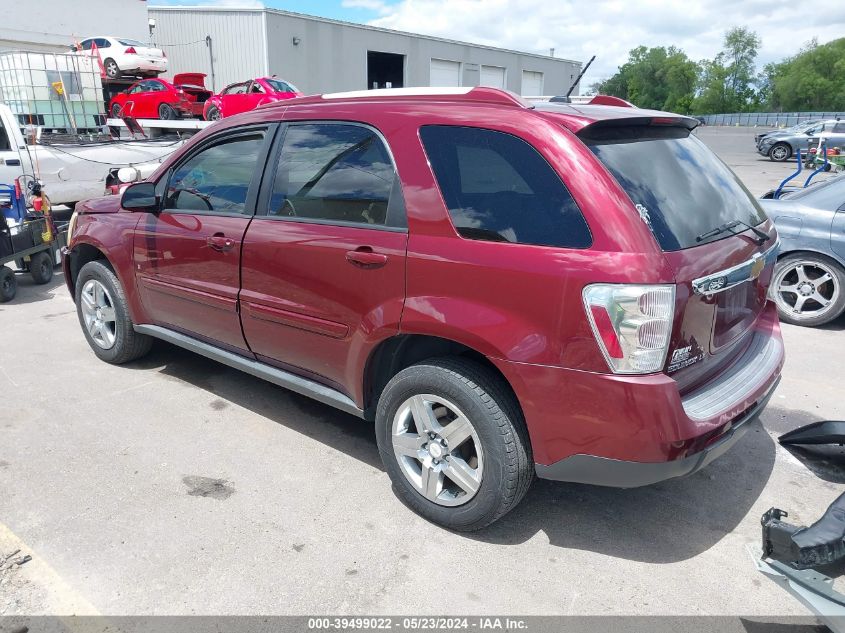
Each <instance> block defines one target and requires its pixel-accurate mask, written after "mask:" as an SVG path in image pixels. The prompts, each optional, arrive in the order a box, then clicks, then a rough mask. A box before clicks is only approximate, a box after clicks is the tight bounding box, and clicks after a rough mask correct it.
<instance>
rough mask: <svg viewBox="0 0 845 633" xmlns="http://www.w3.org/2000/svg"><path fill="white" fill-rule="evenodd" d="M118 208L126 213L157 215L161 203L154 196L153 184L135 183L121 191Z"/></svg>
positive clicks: (154, 187)
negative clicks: (121, 208)
mask: <svg viewBox="0 0 845 633" xmlns="http://www.w3.org/2000/svg"><path fill="white" fill-rule="evenodd" d="M120 206H121V207H123V208H124V209H126V210H127V211H141V212H147V213H157V212H158V211H159V210H160V209H161V201H160V200H159V197H158V196H157V195H156V186H155V183H153V182H136V183H134V184H131V185H129V186H128V187H127V188H126V189H125V190H124V191H123V197H122V198H121V199H120Z"/></svg>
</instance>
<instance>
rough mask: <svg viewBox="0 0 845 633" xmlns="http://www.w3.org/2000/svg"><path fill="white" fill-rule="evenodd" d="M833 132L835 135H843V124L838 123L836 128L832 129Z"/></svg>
mask: <svg viewBox="0 0 845 633" xmlns="http://www.w3.org/2000/svg"><path fill="white" fill-rule="evenodd" d="M833 131H834V132H836V133H837V134H845V123H843V122H841V121H840V122H839V123H837V124H836V127H834V128H833Z"/></svg>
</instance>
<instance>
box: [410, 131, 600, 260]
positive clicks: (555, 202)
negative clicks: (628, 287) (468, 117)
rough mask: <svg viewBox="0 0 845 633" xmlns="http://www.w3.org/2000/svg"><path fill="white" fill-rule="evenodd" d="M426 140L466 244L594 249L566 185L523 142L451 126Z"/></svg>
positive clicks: (425, 135) (424, 136)
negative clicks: (505, 243) (516, 244)
mask: <svg viewBox="0 0 845 633" xmlns="http://www.w3.org/2000/svg"><path fill="white" fill-rule="evenodd" d="M420 138H421V139H422V142H423V145H424V146H425V151H426V154H427V155H428V160H429V162H430V163H431V168H432V170H433V171H434V175H435V177H436V178H437V184H438V186H439V187H440V193H441V194H442V196H443V200H444V202H445V203H446V206H447V207H448V209H449V215H450V216H451V218H452V223H453V224H454V225H455V229H456V230H457V231H458V233H459V234H460V235H461V236H462V237H465V238H467V239H473V240H487V241H494V242H514V243H519V244H534V245H538V246H556V247H565V248H586V247H588V246H590V244H592V237H591V235H590V230H589V228H588V227H587V222H586V220H585V219H584V216H583V215H582V214H581V210H580V209H579V208H578V205H576V204H575V200H573V199H572V196H571V195H570V194H569V191H567V189H566V187H565V186H564V184H563V182H562V181H561V179H560V177H559V176H558V175H557V173H555V171H554V170H553V169H552V168H551V166H550V165H549V163H547V162H546V160H545V159H544V158H543V157H542V156H541V155H540V154H539V152H537V150H536V149H534V148H533V147H532V146H531V145H529V144H528V143H526V142H525V141H523V140H522V139H520V138H517V137H516V136H513V135H511V134H506V133H504V132H497V131H495V130H488V129H483V128H474V127H461V126H446V125H427V126H424V127H422V128H420Z"/></svg>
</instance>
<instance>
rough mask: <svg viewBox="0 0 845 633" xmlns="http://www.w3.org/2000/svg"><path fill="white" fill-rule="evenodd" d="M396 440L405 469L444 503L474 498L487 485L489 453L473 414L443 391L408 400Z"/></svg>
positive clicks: (394, 430) (407, 475) (419, 485)
mask: <svg viewBox="0 0 845 633" xmlns="http://www.w3.org/2000/svg"><path fill="white" fill-rule="evenodd" d="M391 439H392V443H393V453H394V455H395V457H396V460H397V462H398V463H399V467H400V470H401V471H402V474H403V475H404V476H405V478H406V479H407V480H408V481H409V482H410V483H411V485H412V486H413V487H414V488H415V489H416V491H417V492H418V493H420V494H421V495H422V496H424V497H425V498H426V499H428V500H429V501H431V502H433V503H436V504H437V505H441V506H459V505H462V504H464V503H467V502H468V501H470V500H471V499H472V498H473V497H474V496H475V495H476V493H477V492H478V490H479V488H480V486H481V478H482V475H483V469H484V455H483V452H482V448H481V441H480V440H479V438H478V434H477V433H476V431H475V428H474V427H473V425H472V423H471V422H470V421H469V418H467V416H465V415H464V414H463V413H462V412H461V410H460V409H459V408H458V407H457V405H455V404H454V403H452V402H450V401H449V400H447V399H446V398H444V397H442V396H435V395H431V394H420V395H415V396H412V397H411V398H408V399H407V400H405V402H403V403H402V404H401V405H400V406H399V408H398V410H397V412H396V415H395V416H394V418H393V425H392V433H391Z"/></svg>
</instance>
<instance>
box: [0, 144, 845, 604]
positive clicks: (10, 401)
mask: <svg viewBox="0 0 845 633" xmlns="http://www.w3.org/2000/svg"><path fill="white" fill-rule="evenodd" d="M752 136H753V131H751V130H744V129H716V128H712V129H709V128H708V129H703V130H702V131H701V132H700V137H701V138H702V139H704V140H705V141H706V142H707V143H709V144H710V145H711V146H712V147H713V148H714V149H715V150H716V151H717V152H718V153H719V154H720V155H721V156H722V157H723V158H724V159H725V160H726V161H727V162H728V163H729V164H731V165H732V166H734V167H735V168H736V169H737V171H738V173H739V174H740V176H741V177H742V178H743V179H744V180H745V181H746V183H747V184H748V186H749V188H750V189H751V190H752V191H753V192H754V193H755V194H760V193H762V192H763V191H764V190H765V189H767V188H770V187H773V186H774V185H776V184H777V182H778V181H779V180H780V179H781V178H782V177H783V176H784V175H785V174H787V173H788V172H789V171H790V169H791V165H776V164H774V163H771V162H769V161H768V160H766V159H763V158H762V157H758V156H757V155H756V154H755V153H754V151H753V141H752V138H751V137H752ZM0 323H2V325H3V328H2V331H3V337H2V342H1V343H0V386H2V389H3V398H2V405H0V561H1V560H3V559H4V558H5V556H6V555H8V554H10V553H12V552H13V551H14V550H16V549H19V550H21V551H20V554H23V555H26V554H28V555H30V556H32V560H31V561H29V562H27V563H25V564H23V565H14V566H13V568H10V569H7V570H2V571H0V614H21V613H27V614H36V613H64V614H67V613H104V614H165V613H167V614H194V613H208V614H224V613H225V614H257V613H261V614H323V613H348V614H386V613H389V614H443V613H467V614H486V613H498V614H508V613H519V614H670V613H671V614H714V615H715V614H746V615H754V614H759V615H767V616H772V615H778V614H779V615H790V614H796V615H805V614H806V612H805V611H804V610H803V609H802V607H801V606H800V605H799V604H798V603H796V602H794V601H793V600H792V599H791V598H789V597H788V596H787V595H786V594H785V593H784V592H782V591H781V590H780V589H779V588H777V587H776V586H775V585H774V584H772V583H771V582H770V581H768V580H767V579H766V578H764V577H763V576H761V575H760V574H759V573H758V572H756V571H755V569H754V566H753V564H752V561H751V558H750V556H749V554H748V553H747V551H746V546H748V545H756V544H758V543H759V538H760V525H759V518H760V515H761V514H762V513H763V512H764V511H765V510H767V509H768V508H770V507H771V506H773V505H777V506H779V507H781V508H785V509H787V510H789V512H790V520H793V521H795V522H798V523H806V522H809V521H811V520H813V519H815V518H816V517H818V516H819V515H820V514H821V513H822V512H823V510H824V509H825V508H826V507H827V505H828V504H829V503H830V502H831V501H832V500H833V499H834V498H835V497H836V496H837V495H838V494H839V493H840V492H841V490H842V486H841V483H842V482H843V481H845V480H843V479H842V473H841V472H839V473H837V472H834V471H832V470H831V469H829V468H828V469H825V467H824V466H823V465H822V466H819V465H816V466H814V468H815V469H816V470H817V472H818V474H814V472H811V470H810V469H808V467H807V466H806V465H805V464H803V463H802V462H801V461H799V460H798V459H796V458H795V457H793V456H792V455H791V454H789V453H788V452H786V451H785V450H783V449H782V448H780V447H779V446H778V445H777V443H776V441H775V439H774V438H775V437H776V436H777V435H779V434H780V433H782V432H784V431H786V430H788V429H791V428H794V427H797V426H799V425H801V424H805V423H807V422H810V421H813V420H820V419H837V418H843V417H845V411H843V404H842V401H841V398H840V397H839V394H841V376H842V375H843V361H842V359H843V358H845V334H843V333H842V331H841V330H842V329H843V328H845V321H842V320H840V321H839V322H838V323H835V324H833V325H832V326H830V327H827V328H824V329H815V330H811V329H801V328H795V327H791V326H784V337H785V339H786V346H787V354H788V360H787V365H786V368H785V372H784V378H783V381H782V383H781V385H780V387H779V389H778V391H777V393H776V395H775V397H774V399H773V400H772V403H771V405H770V406H769V407H768V409H767V410H766V411H765V413H764V414H763V416H762V420H761V423H755V426H754V427H753V429H752V430H751V431H750V432H749V433H748V434H747V435H746V436H745V437H744V438H743V440H742V441H741V442H740V443H739V444H738V445H737V446H736V447H735V448H734V449H733V450H732V451H731V452H730V453H728V454H727V455H726V456H724V457H722V458H721V459H719V460H717V461H716V462H715V463H714V464H712V465H711V466H710V467H709V468H707V469H706V470H704V471H703V472H701V473H698V474H696V475H694V476H692V477H690V478H687V479H683V480H675V481H670V482H666V483H662V484H659V485H656V486H652V487H649V488H644V489H637V490H613V489H605V488H599V487H591V486H583V485H574V484H572V485H567V484H558V483H551V482H544V481H539V482H537V483H536V485H535V486H534V487H533V488H532V490H531V492H530V493H529V495H528V497H527V498H526V499H525V501H524V502H523V503H522V505H521V506H520V507H519V508H518V509H517V510H515V511H514V512H512V513H511V514H509V515H508V516H507V517H506V518H505V519H503V520H502V521H500V522H499V523H497V524H495V525H494V526H492V527H491V528H489V529H487V530H485V531H482V532H480V533H477V534H472V535H461V534H452V533H450V532H447V531H445V530H442V529H440V528H438V527H435V526H433V525H431V524H429V523H427V522H425V521H423V520H422V519H420V518H418V517H417V516H416V515H414V514H413V513H411V512H410V511H409V510H408V509H407V508H406V507H404V506H403V505H402V504H401V503H400V502H399V500H398V499H397V497H396V496H395V495H394V494H393V492H392V491H391V487H390V484H389V481H388V478H387V475H386V474H385V473H384V471H383V470H382V468H381V465H380V463H379V459H378V453H377V450H376V445H375V440H374V437H373V432H372V428H371V427H370V426H368V425H367V424H364V423H362V422H360V421H359V420H357V419H355V418H352V417H349V416H347V415H345V414H342V413H339V412H337V411H335V410H334V409H331V408H328V407H326V406H322V405H320V404H317V403H314V402H312V401H310V400H307V399H305V398H302V397H299V396H296V395H294V394H292V393H289V392H287V391H285V390H283V389H280V388H277V387H274V386H272V385H270V384H267V383H263V382H260V381H258V380H257V379H254V378H251V377H249V376H247V375H246V374H241V373H238V372H236V371H234V370H230V369H227V368H226V367H224V366H222V365H218V364H216V363H213V362H211V361H207V360H204V359H202V358H200V357H198V356H195V355H192V354H190V353H188V352H184V351H181V350H179V349H176V348H174V347H170V346H168V345H165V344H157V345H156V346H155V348H154V350H153V352H152V353H151V354H150V356H149V357H148V358H145V359H144V360H142V361H140V362H137V363H134V364H131V365H129V366H124V367H112V366H109V365H106V364H104V363H101V362H99V361H97V360H96V358H95V357H94V355H93V354H92V353H91V352H90V351H89V349H88V347H87V345H86V343H85V340H84V338H83V336H82V334H81V332H80V329H79V324H78V322H77V320H76V315H75V312H74V306H73V303H72V301H71V299H70V297H69V296H68V294H67V291H66V290H65V288H64V286H63V285H62V281H61V279H60V276H58V275H57V276H56V277H55V279H54V281H53V282H52V283H51V284H49V285H47V286H33V285H32V284H31V282H30V281H29V280H28V279H21V287H20V290H19V294H18V297H17V298H16V299H15V300H14V301H13V302H12V303H9V304H4V305H2V307H0Z"/></svg>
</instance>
